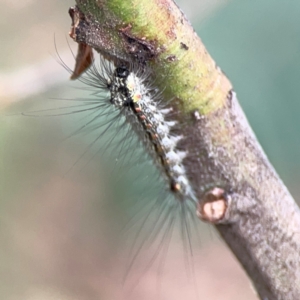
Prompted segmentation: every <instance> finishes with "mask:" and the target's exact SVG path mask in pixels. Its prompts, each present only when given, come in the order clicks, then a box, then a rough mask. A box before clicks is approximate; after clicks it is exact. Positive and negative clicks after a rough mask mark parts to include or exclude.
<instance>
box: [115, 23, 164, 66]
mask: <svg viewBox="0 0 300 300" xmlns="http://www.w3.org/2000/svg"><path fill="white" fill-rule="evenodd" d="M130 29H131V25H128V26H126V27H124V28H121V29H120V32H121V34H122V36H123V39H124V41H125V47H126V49H127V51H128V53H129V54H131V55H133V56H134V57H135V58H136V59H137V60H138V61H139V62H140V63H145V62H147V61H148V60H151V59H153V58H154V57H156V56H157V54H158V53H157V51H156V50H155V49H156V48H155V46H154V42H153V41H147V40H146V39H143V38H137V37H135V36H133V35H132V34H131V33H130V32H129V31H130Z"/></svg>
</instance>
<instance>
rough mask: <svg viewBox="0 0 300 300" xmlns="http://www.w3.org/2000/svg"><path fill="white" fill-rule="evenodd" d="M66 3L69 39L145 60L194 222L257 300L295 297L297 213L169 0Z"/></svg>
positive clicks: (299, 267)
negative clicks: (164, 104) (214, 237)
mask: <svg viewBox="0 0 300 300" xmlns="http://www.w3.org/2000/svg"><path fill="white" fill-rule="evenodd" d="M76 2H77V6H76V7H75V8H73V9H72V10H71V11H70V14H71V16H72V20H73V24H72V25H73V26H72V30H71V33H70V35H71V37H72V38H73V39H74V40H75V41H76V42H78V43H81V44H83V45H89V46H91V47H93V48H94V49H95V50H97V51H98V52H100V53H101V54H102V55H104V56H105V57H106V58H108V59H114V58H116V57H117V58H121V59H124V60H137V61H139V62H141V63H144V62H147V65H149V66H150V67H151V69H152V71H153V75H154V76H155V78H158V80H157V82H158V83H159V85H160V87H163V88H164V97H165V99H173V100H172V101H171V102H170V105H172V107H173V109H174V110H175V111H176V112H177V114H178V121H179V122H180V123H181V125H182V126H181V130H182V132H181V134H182V136H184V139H183V141H182V142H181V144H180V147H182V148H185V149H186V150H187V151H188V153H189V154H188V156H187V157H186V158H185V159H184V165H185V167H186V170H187V175H188V178H189V180H190V181H191V183H192V186H193V188H194V190H195V192H196V195H197V199H198V208H197V215H198V216H199V217H200V219H202V220H205V221H208V222H211V223H213V224H215V226H216V229H217V230H218V231H219V233H220V234H221V236H222V237H223V239H224V240H225V242H226V243H227V244H228V246H229V247H230V248H231V250H232V251H233V253H234V254H235V255H236V257H237V258H238V260H239V261H240V263H241V264H242V266H243V267H244V269H245V270H246V272H247V273H248V275H249V277H250V278H251V280H252V282H253V284H254V286H255V288H256V290H257V293H258V295H259V297H260V298H261V299H264V300H266V299H269V300H271V299H272V300H273V299H284V300H289V299H290V300H292V299H300V259H299V253H300V212H299V208H298V206H297V205H296V203H295V201H294V200H293V198H292V197H291V195H290V194H289V192H288V191H287V189H286V188H285V186H284V184H283V183H282V181H281V180H280V179H279V177H278V175H277V174H276V172H275V171H274V169H273V167H272V166H271V165H270V163H269V161H268V159H267V158H266V156H265V154H264V153H263V150H262V149H261V147H260V145H259V144H258V142H257V140H256V138H255V136H254V134H253V132H252V130H251V128H250V127H249V124H248V122H247V120H246V118H245V116H244V114H243V112H242V110H241V108H240V106H239V104H238V101H237V98H236V95H235V93H234V92H233V91H232V87H231V84H230V82H229V81H228V79H227V78H226V77H225V76H224V74H223V73H222V71H221V70H220V69H219V68H218V67H217V66H216V64H215V62H214V61H213V60H212V58H211V57H210V55H209V54H208V53H207V51H206V49H205V47H204V46H203V44H202V42H201V40H200V39H199V38H198V36H197V35H196V33H195V32H194V30H193V28H192V27H191V25H190V23H189V22H188V21H187V19H186V18H185V16H184V15H183V13H182V12H181V11H180V10H179V8H178V7H177V6H176V5H175V4H174V2H173V1H172V0H126V1H123V0H77V1H76ZM195 213H196V212H195Z"/></svg>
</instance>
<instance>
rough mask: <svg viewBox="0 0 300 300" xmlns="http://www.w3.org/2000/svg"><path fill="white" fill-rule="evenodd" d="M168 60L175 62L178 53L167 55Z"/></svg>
mask: <svg viewBox="0 0 300 300" xmlns="http://www.w3.org/2000/svg"><path fill="white" fill-rule="evenodd" d="M167 60H168V61H170V62H174V61H176V60H177V57H176V55H170V56H168V57H167Z"/></svg>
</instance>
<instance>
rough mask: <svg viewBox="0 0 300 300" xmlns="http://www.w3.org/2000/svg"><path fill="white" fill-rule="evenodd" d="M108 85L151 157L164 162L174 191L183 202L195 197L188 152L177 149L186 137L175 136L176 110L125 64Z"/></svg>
mask: <svg viewBox="0 0 300 300" xmlns="http://www.w3.org/2000/svg"><path fill="white" fill-rule="evenodd" d="M107 87H108V89H109V91H110V93H111V97H110V102H111V103H112V104H113V105H114V106H115V107H116V108H118V109H120V110H121V111H123V112H124V115H125V117H126V119H127V120H128V121H129V123H130V124H131V125H132V128H134V129H135V131H136V132H137V133H138V135H139V136H140V138H141V139H142V141H143V143H144V144H145V146H146V148H147V149H148V150H149V151H150V154H151V156H152V157H153V158H154V160H155V161H156V162H157V164H158V165H161V169H162V170H163V171H164V174H165V177H166V178H167V180H168V182H169V188H170V190H171V191H172V192H174V193H175V194H176V196H177V198H178V199H180V201H183V200H184V199H187V198H191V199H194V197H193V192H192V189H191V188H190V186H189V183H188V179H187V177H186V172H185V168H184V166H183V164H182V160H183V159H184V157H185V155H186V153H185V152H181V151H178V150H176V146H177V143H178V141H179V140H180V139H181V138H182V137H181V136H175V135H172V133H171V130H172V127H174V126H175V125H176V121H171V120H167V117H168V114H170V113H171V112H172V109H171V108H166V107H165V108H161V107H158V106H159V105H161V104H160V101H159V99H157V95H158V93H157V91H156V90H155V89H154V88H148V87H147V84H146V83H145V79H144V78H143V77H141V76H139V74H138V72H134V70H132V71H130V70H129V69H128V68H127V67H126V66H125V65H124V64H119V66H117V67H116V69H115V70H114V72H113V75H112V78H110V79H109V80H108V82H107Z"/></svg>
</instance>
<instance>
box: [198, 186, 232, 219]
mask: <svg viewBox="0 0 300 300" xmlns="http://www.w3.org/2000/svg"><path fill="white" fill-rule="evenodd" d="M227 208H228V197H227V195H226V193H225V191H224V190H223V189H221V188H218V187H214V188H212V189H211V190H209V191H208V192H207V193H206V194H205V195H204V197H203V198H202V199H201V201H198V204H197V216H198V218H199V219H201V220H202V221H205V222H208V223H212V224H217V223H220V222H222V221H223V219H224V217H225V214H226V211H227Z"/></svg>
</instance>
